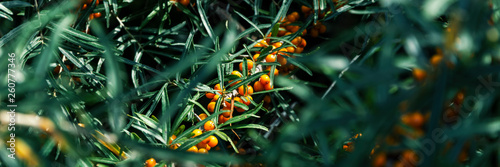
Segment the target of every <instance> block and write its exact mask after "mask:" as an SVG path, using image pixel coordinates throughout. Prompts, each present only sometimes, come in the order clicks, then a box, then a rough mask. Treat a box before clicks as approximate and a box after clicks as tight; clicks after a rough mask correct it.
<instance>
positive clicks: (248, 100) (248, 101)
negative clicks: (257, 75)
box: [243, 95, 252, 106]
mask: <svg viewBox="0 0 500 167" xmlns="http://www.w3.org/2000/svg"><path fill="white" fill-rule="evenodd" d="M243 99H244V100H243V104H245V105H247V106H248V105H250V104H251V103H252V102H251V101H250V100H252V96H250V95H248V96H243Z"/></svg>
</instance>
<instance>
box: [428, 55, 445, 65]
mask: <svg viewBox="0 0 500 167" xmlns="http://www.w3.org/2000/svg"><path fill="white" fill-rule="evenodd" d="M441 60H443V56H442V55H439V54H436V55H434V56H432V58H431V60H430V62H431V64H432V66H434V67H437V66H438V65H439V63H441Z"/></svg>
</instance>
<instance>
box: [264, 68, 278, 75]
mask: <svg viewBox="0 0 500 167" xmlns="http://www.w3.org/2000/svg"><path fill="white" fill-rule="evenodd" d="M266 70H269V72H268V73H267V75H271V66H269V67H267V68H266ZM278 74H279V71H278V69H277V68H274V75H278Z"/></svg>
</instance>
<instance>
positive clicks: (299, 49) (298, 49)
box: [295, 47, 304, 53]
mask: <svg viewBox="0 0 500 167" xmlns="http://www.w3.org/2000/svg"><path fill="white" fill-rule="evenodd" d="M303 51H304V48H301V47H298V48H295V53H302V52H303Z"/></svg>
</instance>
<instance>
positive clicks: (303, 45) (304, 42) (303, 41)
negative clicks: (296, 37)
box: [299, 39, 307, 48]
mask: <svg viewBox="0 0 500 167" xmlns="http://www.w3.org/2000/svg"><path fill="white" fill-rule="evenodd" d="M306 45H307V42H306V40H305V39H302V41H301V42H300V45H299V47H301V48H305V47H306Z"/></svg>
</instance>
